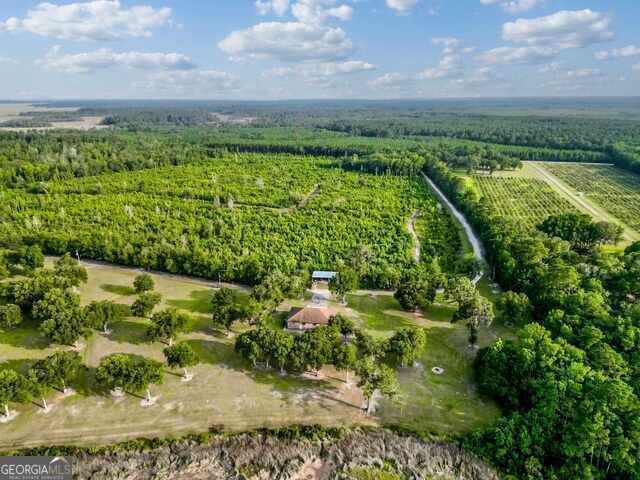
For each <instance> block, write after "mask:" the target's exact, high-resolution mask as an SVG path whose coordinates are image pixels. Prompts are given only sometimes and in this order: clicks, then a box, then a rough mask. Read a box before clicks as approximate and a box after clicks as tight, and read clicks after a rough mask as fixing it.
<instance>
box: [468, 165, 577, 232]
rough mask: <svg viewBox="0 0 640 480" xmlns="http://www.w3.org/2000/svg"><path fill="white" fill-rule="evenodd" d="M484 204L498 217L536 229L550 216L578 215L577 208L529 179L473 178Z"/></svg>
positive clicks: (547, 188)
mask: <svg viewBox="0 0 640 480" xmlns="http://www.w3.org/2000/svg"><path fill="white" fill-rule="evenodd" d="M473 182H474V184H475V185H477V186H478V189H479V192H480V194H481V196H482V201H483V202H486V204H487V205H489V206H490V207H491V208H492V209H493V210H494V211H495V212H496V213H497V214H498V215H501V216H504V217H505V218H508V219H510V220H513V221H514V222H518V223H524V224H525V225H526V226H527V227H528V228H531V229H533V228H535V227H536V225H538V224H539V223H540V222H542V221H544V220H545V219H546V218H547V217H548V216H549V215H558V214H562V213H568V212H576V211H577V210H576V208H575V207H574V206H573V205H572V204H571V202H569V201H568V200H566V199H565V198H563V197H562V196H561V195H559V194H558V193H557V192H556V191H554V190H553V188H551V186H549V184H547V183H546V182H545V181H544V180H540V179H537V178H526V177H487V176H486V175H478V176H474V177H473Z"/></svg>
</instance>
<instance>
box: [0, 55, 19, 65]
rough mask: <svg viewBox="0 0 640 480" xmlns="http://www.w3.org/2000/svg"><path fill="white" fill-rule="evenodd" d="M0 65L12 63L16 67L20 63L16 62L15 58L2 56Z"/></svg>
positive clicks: (0, 56)
mask: <svg viewBox="0 0 640 480" xmlns="http://www.w3.org/2000/svg"><path fill="white" fill-rule="evenodd" d="M0 63H10V64H14V65H15V64H17V63H18V61H17V60H14V59H13V58H9V57H3V56H2V55H0Z"/></svg>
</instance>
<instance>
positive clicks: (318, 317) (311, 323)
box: [287, 306, 336, 332]
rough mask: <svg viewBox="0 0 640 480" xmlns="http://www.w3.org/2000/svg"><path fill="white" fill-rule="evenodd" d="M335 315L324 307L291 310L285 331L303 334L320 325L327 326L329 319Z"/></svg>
mask: <svg viewBox="0 0 640 480" xmlns="http://www.w3.org/2000/svg"><path fill="white" fill-rule="evenodd" d="M335 315H336V312H335V311H333V310H331V309H328V308H324V307H315V306H308V307H304V308H294V309H293V310H291V317H289V320H287V330H290V331H292V332H304V331H305V330H311V329H312V328H316V327H318V326H320V325H328V324H329V319H330V318H331V317H334V316H335Z"/></svg>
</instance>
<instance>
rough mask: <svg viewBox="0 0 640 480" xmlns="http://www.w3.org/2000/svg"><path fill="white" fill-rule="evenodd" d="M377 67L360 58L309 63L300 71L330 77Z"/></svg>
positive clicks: (309, 74) (305, 73) (308, 74)
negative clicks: (346, 60)
mask: <svg viewBox="0 0 640 480" xmlns="http://www.w3.org/2000/svg"><path fill="white" fill-rule="evenodd" d="M376 68H378V67H377V66H376V65H373V64H371V63H368V62H363V61H361V60H350V61H348V62H339V63H337V62H324V63H317V64H311V65H309V66H306V67H303V68H302V72H303V74H304V75H307V76H314V77H332V76H335V75H347V74H351V73H358V72H367V71H371V70H375V69H376Z"/></svg>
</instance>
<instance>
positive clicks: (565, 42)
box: [502, 9, 615, 49]
mask: <svg viewBox="0 0 640 480" xmlns="http://www.w3.org/2000/svg"><path fill="white" fill-rule="evenodd" d="M610 25H611V17H609V16H608V15H606V14H604V13H600V12H594V11H592V10H589V9H586V10H576V11H567V10H564V11H560V12H557V13H554V14H553V15H548V16H546V17H538V18H532V19H524V18H519V19H518V20H516V21H515V22H507V23H505V24H504V25H503V27H502V37H503V38H504V40H506V41H511V42H515V43H525V44H527V45H551V46H553V47H555V48H558V49H568V48H579V47H585V46H588V45H591V44H594V43H598V42H605V41H608V40H611V39H613V38H614V36H615V35H614V33H613V32H612V31H611V30H609V27H610Z"/></svg>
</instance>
